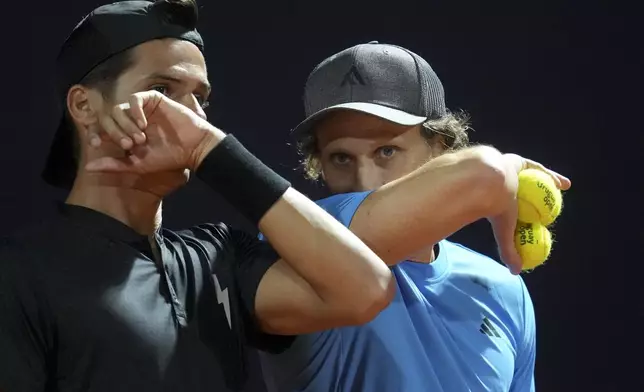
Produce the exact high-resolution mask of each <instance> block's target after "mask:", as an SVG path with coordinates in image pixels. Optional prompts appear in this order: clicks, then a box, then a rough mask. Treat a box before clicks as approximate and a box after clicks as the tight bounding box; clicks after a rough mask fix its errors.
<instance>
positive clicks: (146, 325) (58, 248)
mask: <svg viewBox="0 0 644 392" xmlns="http://www.w3.org/2000/svg"><path fill="white" fill-rule="evenodd" d="M154 237H155V239H153V240H150V239H149V238H148V237H146V236H141V235H139V234H137V233H136V232H134V231H133V230H132V229H131V228H129V227H127V226H125V225H123V224H122V223H120V222H119V221H116V220H114V219H112V218H110V217H108V216H106V215H103V214H101V213H98V212H96V211H93V210H90V209H86V208H83V207H78V206H69V205H63V206H61V209H60V217H59V219H56V220H54V221H52V222H47V223H43V224H42V225H40V226H39V227H36V228H34V229H31V230H29V231H28V232H26V233H23V234H20V235H16V236H14V237H13V238H11V239H10V240H5V241H4V243H3V244H2V245H1V250H0V390H1V391H3V392H31V391H65V392H68V391H69V392H71V391H110V392H127V391H136V392H143V391H155V392H157V391H182V392H184V391H185V392H190V391H209V392H215V391H226V390H230V389H236V388H237V387H239V386H240V385H242V384H243V381H244V378H245V375H246V374H245V373H246V369H245V362H244V358H245V353H244V350H243V347H244V346H245V345H246V344H250V345H252V346H255V347H257V348H259V349H262V350H268V351H281V350H282V349H284V348H285V347H286V346H288V344H289V343H290V339H289V338H285V337H279V336H268V335H263V334H261V333H260V332H259V331H258V329H257V328H256V324H255V323H254V321H253V320H254V317H253V312H254V303H255V293H256V291H257V287H258V285H259V282H260V280H261V279H262V276H263V275H264V273H265V272H266V271H267V269H268V268H269V267H270V266H271V265H273V264H274V263H275V261H277V259H278V258H279V257H278V255H277V254H276V253H275V252H274V251H273V249H272V248H271V247H270V246H269V245H268V244H265V243H263V242H260V241H258V240H257V239H256V238H255V237H254V236H251V235H250V234H247V233H244V232H240V231H235V230H233V229H231V228H229V227H228V226H226V225H224V224H204V225H200V226H197V227H194V228H192V229H190V230H186V231H180V232H172V231H170V230H160V231H159V232H158V233H157V234H156V235H155V236H154ZM154 243H156V245H152V246H151V244H154ZM157 250H158V251H157ZM224 380H225V385H224Z"/></svg>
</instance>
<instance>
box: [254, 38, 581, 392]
mask: <svg viewBox="0 0 644 392" xmlns="http://www.w3.org/2000/svg"><path fill="white" fill-rule="evenodd" d="M304 105H305V111H306V115H307V118H306V119H305V120H304V121H303V122H302V123H301V124H299V125H298V126H297V127H296V129H295V130H294V134H295V136H296V137H297V138H298V141H299V147H300V152H301V153H302V155H303V164H304V170H305V174H306V175H307V176H308V177H309V178H311V179H320V180H322V181H323V182H324V184H325V185H326V186H327V188H328V190H329V191H330V193H331V194H332V195H331V196H330V197H328V198H326V199H323V200H320V201H318V202H317V203H318V204H319V205H320V206H321V207H323V208H324V209H326V210H327V211H328V212H329V213H330V214H331V215H333V216H335V217H336V219H338V220H339V221H340V222H341V223H342V224H344V225H345V226H347V227H349V228H350V229H351V230H352V231H353V232H354V233H355V234H356V235H358V237H360V238H361V239H362V240H363V241H364V242H365V243H366V244H367V245H368V246H369V247H370V248H371V249H372V250H373V251H375V252H376V254H378V255H379V256H380V258H381V259H382V260H383V261H385V262H386V263H387V264H388V265H389V266H390V268H391V270H392V271H393V273H394V276H395V278H396V284H397V285H396V286H397V292H396V297H395V298H394V300H393V301H392V302H391V304H390V305H389V306H388V307H387V308H386V309H385V310H384V311H382V312H381V313H380V314H379V315H378V316H377V317H376V318H375V319H374V320H373V321H371V322H369V323H367V324H364V325H359V326H351V327H343V328H336V329H331V330H327V331H324V332H319V333H315V334H308V335H301V336H298V337H297V338H296V340H295V342H294V343H293V345H292V346H291V347H290V348H289V349H287V350H286V351H285V352H284V353H281V354H277V355H274V354H267V353H262V354H261V359H262V365H263V366H262V368H263V371H264V375H265V379H266V384H267V387H268V389H269V391H271V392H276V391H309V392H328V391H339V390H341V391H370V392H390V391H405V392H425V391H435V392H452V391H481V392H482V391H509V392H531V391H534V388H535V385H534V362H535V355H536V347H535V319H534V309H533V307H532V301H531V299H530V295H529V293H528V290H527V288H526V287H525V284H524V282H523V280H522V279H521V277H520V276H517V275H518V274H519V273H520V272H521V271H522V269H531V268H534V267H535V266H536V265H538V264H539V263H541V262H542V261H543V260H545V258H546V255H547V253H548V249H547V247H548V246H549V241H548V237H547V229H546V228H545V225H548V224H550V223H552V221H553V220H554V218H555V217H556V215H557V214H558V211H559V210H560V206H561V196H560V194H559V189H567V188H569V187H570V181H569V180H568V179H567V178H565V177H564V176H561V175H559V174H557V173H555V172H553V171H550V170H548V169H546V168H544V167H543V166H542V165H540V164H539V163H537V162H534V161H531V160H529V159H525V158H522V157H520V156H518V155H514V154H502V153H500V152H499V151H497V150H496V149H494V148H492V147H486V146H474V147H468V137H467V130H468V125H467V121H466V119H465V118H464V117H463V116H460V115H458V114H454V113H450V112H449V111H447V110H446V107H445V100H444V92H443V87H442V84H441V82H440V80H439V79H438V77H437V75H436V74H435V73H434V71H433V70H432V68H431V67H430V65H429V64H428V63H427V62H426V61H425V60H424V59H422V58H421V57H420V56H418V55H417V54H415V53H413V52H411V51H409V50H407V49H405V48H401V47H399V46H395V45H385V44H379V43H377V42H370V43H366V44H362V45H357V46H354V47H351V48H348V49H345V50H343V51H341V52H339V53H336V54H334V55H332V56H331V57H329V58H327V59H326V60H324V61H322V63H320V64H319V65H318V66H317V67H316V68H315V69H314V70H313V72H312V73H311V74H310V76H309V78H308V80H307V82H306V87H305V92H304ZM517 204H518V205H517ZM481 218H488V219H489V221H490V222H491V223H492V228H493V231H494V234H495V237H496V240H497V243H498V245H499V251H500V256H501V260H502V261H503V263H504V264H505V265H506V266H507V267H508V268H506V267H505V266H504V265H502V264H500V263H498V262H496V261H495V260H493V259H491V258H489V257H486V256H483V255H481V254H479V253H477V252H474V251H472V250H470V249H468V248H466V247H464V246H462V245H460V244H456V243H453V242H451V241H448V240H446V239H445V238H447V237H448V236H450V235H451V234H452V233H454V232H455V231H457V230H459V229H460V228H462V227H463V226H465V225H467V224H470V223H472V222H474V221H476V220H478V219H481ZM517 227H518V229H516V228H517Z"/></svg>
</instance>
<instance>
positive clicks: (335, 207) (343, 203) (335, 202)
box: [259, 191, 373, 240]
mask: <svg viewBox="0 0 644 392" xmlns="http://www.w3.org/2000/svg"><path fill="white" fill-rule="evenodd" d="M371 192H373V191H367V192H353V193H341V194H338V195H333V196H331V197H327V198H326V199H321V200H318V201H316V204H317V205H319V206H320V207H322V208H323V209H324V210H325V211H326V212H328V213H329V214H330V215H331V216H333V217H334V218H335V219H337V220H338V221H340V223H342V224H343V225H345V226H346V227H349V225H350V224H351V220H352V219H353V215H355V213H356V211H357V210H358V207H360V205H361V204H362V202H363V201H364V200H365V199H366V198H367V196H369V195H370V194H371ZM259 239H260V240H265V239H266V238H264V235H263V234H262V233H259Z"/></svg>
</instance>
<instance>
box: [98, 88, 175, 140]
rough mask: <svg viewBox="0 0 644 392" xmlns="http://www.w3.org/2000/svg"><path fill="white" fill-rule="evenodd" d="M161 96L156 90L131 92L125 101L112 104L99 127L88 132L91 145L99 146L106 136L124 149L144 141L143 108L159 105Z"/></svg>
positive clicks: (144, 121) (146, 123)
mask: <svg viewBox="0 0 644 392" xmlns="http://www.w3.org/2000/svg"><path fill="white" fill-rule="evenodd" d="M162 98H163V96H162V95H161V94H160V93H158V92H157V91H146V92H142V93H137V94H133V95H132V96H130V98H129V99H128V102H127V103H122V104H120V105H116V106H114V108H113V109H112V110H111V111H110V113H109V114H107V115H105V116H103V117H102V118H101V119H100V120H99V125H100V128H101V129H99V127H96V128H93V129H92V130H90V132H89V134H88V140H89V143H90V145H91V146H93V147H99V146H100V145H101V139H103V138H105V137H106V136H107V139H108V140H111V141H113V142H114V143H116V144H117V145H119V146H121V148H123V149H125V150H129V149H131V148H132V147H133V146H134V145H141V144H144V143H145V142H146V139H147V138H146V136H145V133H143V130H144V129H146V128H147V126H148V120H147V117H146V115H145V109H146V108H148V109H150V111H151V112H152V111H154V109H155V108H156V107H157V106H158V105H159V103H160V102H161V100H162Z"/></svg>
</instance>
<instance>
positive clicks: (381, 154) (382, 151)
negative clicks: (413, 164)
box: [376, 146, 399, 159]
mask: <svg viewBox="0 0 644 392" xmlns="http://www.w3.org/2000/svg"><path fill="white" fill-rule="evenodd" d="M398 150H399V149H398V147H394V146H383V147H380V148H379V149H378V150H376V155H377V156H378V158H383V159H389V158H391V157H393V156H394V155H395V154H396V152H398Z"/></svg>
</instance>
